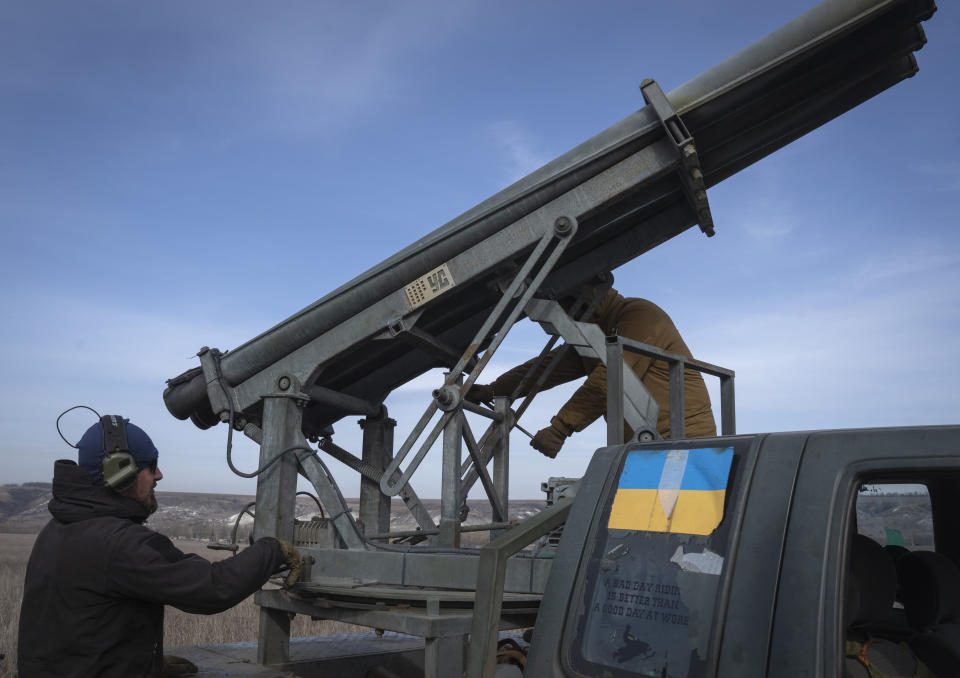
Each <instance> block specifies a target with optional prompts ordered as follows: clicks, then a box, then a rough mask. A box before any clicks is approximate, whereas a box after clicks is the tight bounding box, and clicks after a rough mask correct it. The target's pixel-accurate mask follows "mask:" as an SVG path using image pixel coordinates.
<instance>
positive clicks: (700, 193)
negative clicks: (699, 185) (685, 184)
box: [696, 191, 707, 202]
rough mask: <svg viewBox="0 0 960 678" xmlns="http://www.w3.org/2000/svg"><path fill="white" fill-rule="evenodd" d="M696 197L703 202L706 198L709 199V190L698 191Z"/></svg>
mask: <svg viewBox="0 0 960 678" xmlns="http://www.w3.org/2000/svg"><path fill="white" fill-rule="evenodd" d="M696 198H697V202H703V201H704V200H706V199H707V192H706V191H697V195H696Z"/></svg>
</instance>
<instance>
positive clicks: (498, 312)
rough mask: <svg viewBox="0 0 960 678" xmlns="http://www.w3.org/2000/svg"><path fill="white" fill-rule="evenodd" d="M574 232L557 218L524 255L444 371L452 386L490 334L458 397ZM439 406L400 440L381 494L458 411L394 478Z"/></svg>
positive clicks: (446, 418)
mask: <svg viewBox="0 0 960 678" xmlns="http://www.w3.org/2000/svg"><path fill="white" fill-rule="evenodd" d="M576 231H577V221H576V219H574V218H573V217H568V216H559V217H557V218H556V220H555V221H554V222H553V224H552V228H547V229H545V232H544V233H543V235H542V236H541V238H540V241H539V242H538V243H537V245H536V247H534V249H533V252H531V253H530V255H529V256H528V257H527V259H526V261H525V262H524V263H523V266H521V267H520V270H519V271H518V272H517V275H516V277H515V278H514V279H513V282H512V283H511V284H510V286H509V287H508V288H507V289H506V290H505V291H504V293H503V296H501V298H500V301H498V302H497V305H496V306H495V307H494V308H493V310H492V311H491V312H490V314H489V315H488V316H487V319H486V321H484V323H483V326H482V327H481V328H480V329H479V330H478V331H477V333H476V336H475V337H474V340H473V341H472V342H471V343H470V344H469V346H468V348H467V350H466V351H465V352H464V353H463V355H462V356H461V357H460V360H459V361H458V362H457V364H456V365H455V366H454V367H453V369H451V370H450V372H448V373H447V377H446V378H445V380H444V386H445V387H446V386H452V385H454V384H456V383H457V380H458V379H459V378H460V376H461V375H462V374H463V371H464V369H465V367H466V366H467V364H468V363H469V362H470V361H471V360H472V359H473V358H474V356H475V355H476V354H477V352H478V351H479V350H480V346H482V345H483V343H484V342H485V340H486V339H487V338H488V337H491V336H493V337H494V339H493V341H492V342H491V343H490V345H489V346H488V347H487V349H486V350H485V351H484V352H483V357H481V358H480V360H479V361H478V362H477V364H476V366H475V367H474V369H473V370H472V371H471V372H470V376H469V377H467V379H466V380H465V381H464V382H463V383H462V384H460V385H459V389H460V395H461V396H462V395H463V394H465V393H466V392H467V391H468V390H469V389H470V387H471V386H473V383H474V382H475V381H476V379H477V377H478V376H479V375H480V373H481V371H482V370H483V368H484V367H485V366H486V365H487V363H488V362H489V361H490V359H491V358H492V357H493V354H494V352H495V351H496V350H497V348H498V347H499V346H500V344H501V343H502V342H503V339H504V338H505V337H506V334H507V330H508V329H509V328H510V327H512V326H513V324H514V322H516V320H517V318H519V316H520V313H521V312H522V311H523V309H524V307H525V306H526V305H527V302H528V301H530V300H531V299H532V297H533V293H534V292H535V291H536V290H537V289H539V287H540V285H541V284H542V282H543V280H544V278H546V276H547V274H548V273H549V272H550V271H551V270H552V269H553V267H554V265H555V264H556V263H557V261H558V260H559V258H560V255H561V254H562V253H563V250H564V249H565V247H566V245H567V243H569V242H570V240H571V239H572V238H573V236H574V235H575V234H576ZM531 274H533V278H532V280H528V278H529V276H530V275H531ZM521 289H522V292H521ZM511 304H512V307H511ZM508 308H509V311H508ZM498 320H499V321H500V322H499V325H500V326H499V329H498V331H496V332H493V329H494V325H495V324H496V323H497V322H498ZM438 392H443V389H442V388H441V389H438ZM439 409H441V408H440V404H439V403H438V401H437V399H436V398H434V400H433V401H432V402H431V403H430V405H429V406H428V407H427V410H426V411H425V412H424V413H423V415H422V416H421V417H420V420H419V421H418V422H417V424H416V426H415V427H414V429H413V431H411V432H410V435H409V436H408V437H407V439H406V441H404V443H403V445H402V446H401V447H400V449H399V450H398V451H397V455H396V457H394V459H393V461H392V462H391V464H390V466H389V467H388V468H387V469H386V470H385V472H384V474H383V478H382V479H381V480H380V489H381V490H382V491H383V493H384V494H387V495H390V496H394V495H396V494H399V492H400V491H401V490H402V489H403V487H404V485H406V483H407V482H408V481H409V480H410V476H411V475H413V473H414V472H415V471H416V470H417V467H419V466H420V463H421V462H422V461H423V458H424V457H425V456H426V454H427V452H428V451H429V449H430V447H431V446H432V445H433V443H434V442H435V441H436V439H437V437H438V436H439V435H440V432H441V431H442V430H443V429H444V428H446V426H447V425H448V424H449V423H450V422H451V421H452V420H453V419H454V417H456V415H457V412H458V411H459V410H458V409H456V408H454V409H451V410H449V411H445V412H444V414H443V416H441V417H440V419H439V421H438V422H437V423H436V425H434V427H433V429H432V430H431V431H430V433H429V434H428V435H427V437H426V439H425V440H424V442H423V443H422V444H421V446H420V449H419V450H418V451H417V453H416V455H415V456H414V458H413V461H411V462H410V464H409V466H408V467H407V469H406V470H405V471H403V472H402V473H400V477H399V479H397V480H394V474H395V473H396V472H398V471H399V470H400V465H401V464H402V463H403V461H404V459H406V457H407V455H408V454H409V453H410V450H411V449H412V448H413V445H414V444H415V443H416V442H417V440H418V439H419V438H420V436H421V434H422V433H423V431H424V430H425V429H426V427H427V425H428V424H429V423H430V421H431V420H432V419H433V416H434V414H436V412H437V411H438V410H439ZM457 427H458V428H459V425H457ZM444 489H445V490H447V491H452V492H456V491H458V490H459V487H452V488H444Z"/></svg>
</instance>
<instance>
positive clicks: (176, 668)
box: [160, 654, 197, 678]
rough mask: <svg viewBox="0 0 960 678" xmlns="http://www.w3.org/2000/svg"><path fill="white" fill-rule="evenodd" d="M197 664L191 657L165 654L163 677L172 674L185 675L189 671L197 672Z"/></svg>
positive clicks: (165, 677) (166, 677)
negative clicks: (185, 657)
mask: <svg viewBox="0 0 960 678" xmlns="http://www.w3.org/2000/svg"><path fill="white" fill-rule="evenodd" d="M196 672H197V665H196V664H194V663H193V662H192V661H190V660H189V659H184V658H183V657H174V656H173V655H170V654H165V655H163V671H162V672H161V673H160V675H161V676H162V678H169V677H170V676H183V675H186V674H188V673H196Z"/></svg>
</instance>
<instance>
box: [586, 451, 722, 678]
mask: <svg viewBox="0 0 960 678" xmlns="http://www.w3.org/2000/svg"><path fill="white" fill-rule="evenodd" d="M735 461H736V457H735V456H734V448H733V447H723V448H696V449H683V450H653V449H638V450H632V451H630V452H627V453H626V455H625V457H624V462H623V467H622V469H621V470H620V473H619V477H618V479H617V480H616V482H615V483H614V484H613V486H612V487H611V489H610V491H609V492H608V496H607V497H606V499H605V506H604V509H603V512H602V514H601V518H600V523H599V527H598V528H597V532H596V533H595V534H596V536H595V538H594V548H593V550H592V553H591V554H590V555H589V557H588V559H587V560H586V561H585V562H584V563H583V564H582V565H581V575H580V576H579V577H578V579H579V580H580V586H579V589H580V595H579V596H578V597H579V598H580V600H582V601H583V610H582V613H581V614H580V616H579V618H578V619H577V622H576V628H575V631H574V633H573V638H572V642H571V643H570V645H569V649H570V652H569V654H568V657H569V658H570V661H571V663H572V664H573V668H574V669H575V670H577V671H579V672H581V673H589V674H594V675H609V676H621V675H623V676H627V675H630V676H636V675H641V676H672V677H673V678H696V677H698V676H701V675H704V674H705V671H706V668H707V667H706V658H707V654H708V649H709V648H708V645H709V642H710V638H711V635H712V631H713V619H714V608H715V606H716V602H717V598H718V592H719V590H720V579H721V574H722V572H723V569H724V560H725V554H726V552H727V541H728V539H727V529H726V527H725V525H724V517H725V514H726V512H727V510H726V509H727V501H726V497H727V488H728V486H729V485H730V482H731V480H732V477H733V475H734V470H735V466H736V464H735ZM598 669H602V670H601V671H599V672H598Z"/></svg>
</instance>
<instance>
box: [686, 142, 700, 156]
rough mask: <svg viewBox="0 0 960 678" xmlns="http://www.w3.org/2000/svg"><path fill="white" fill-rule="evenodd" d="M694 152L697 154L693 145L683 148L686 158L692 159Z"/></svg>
mask: <svg viewBox="0 0 960 678" xmlns="http://www.w3.org/2000/svg"><path fill="white" fill-rule="evenodd" d="M696 152H697V149H695V148H694V147H693V144H687V145H686V146H684V147H683V154H684V155H685V156H686V157H688V158H691V157H693V155H694V153H696Z"/></svg>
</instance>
